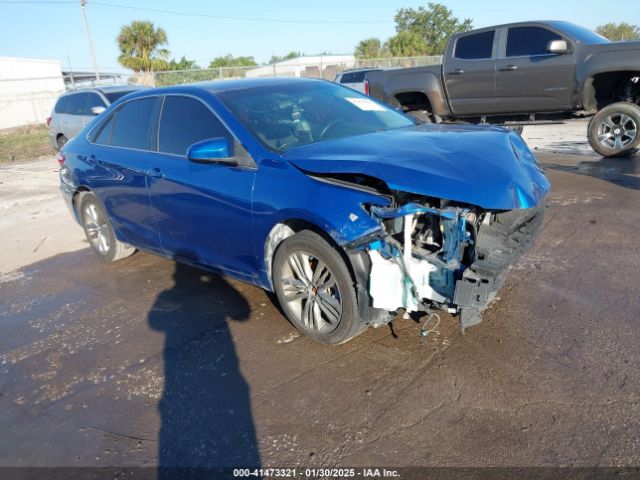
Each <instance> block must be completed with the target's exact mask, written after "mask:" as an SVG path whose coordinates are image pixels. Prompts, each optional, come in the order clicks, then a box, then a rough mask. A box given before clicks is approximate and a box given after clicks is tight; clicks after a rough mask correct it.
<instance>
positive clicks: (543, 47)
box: [507, 27, 562, 57]
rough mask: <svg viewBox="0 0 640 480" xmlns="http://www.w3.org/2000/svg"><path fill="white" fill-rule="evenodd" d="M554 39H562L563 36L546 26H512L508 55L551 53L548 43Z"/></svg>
mask: <svg viewBox="0 0 640 480" xmlns="http://www.w3.org/2000/svg"><path fill="white" fill-rule="evenodd" d="M552 40H562V38H561V37H560V35H557V34H555V33H553V32H551V31H549V30H547V29H546V28H539V27H515V28H510V29H509V35H508V36H507V57H523V56H530V55H544V54H547V53H549V52H548V51H547V45H549V42H550V41H552Z"/></svg>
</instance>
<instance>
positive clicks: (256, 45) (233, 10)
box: [0, 0, 640, 71]
mask: <svg viewBox="0 0 640 480" xmlns="http://www.w3.org/2000/svg"><path fill="white" fill-rule="evenodd" d="M96 1H98V0H96ZM104 2H105V3H113V4H120V5H129V6H136V7H143V8H152V9H165V10H173V11H184V12H192V13H199V14H211V15H221V16H231V17H233V16H239V17H259V18H265V19H296V20H310V21H322V20H329V21H336V20H337V21H343V22H365V21H375V22H380V21H382V23H352V24H318V23H275V22H257V21H247V20H231V19H218V18H211V17H204V16H180V15H173V14H169V13H160V12H143V11H135V10H130V9H119V8H112V7H106V6H100V5H97V4H92V0H89V3H88V10H87V11H88V16H89V23H90V25H91V30H92V34H93V40H94V44H95V47H96V52H97V57H98V65H99V67H100V69H101V70H103V71H114V70H121V67H119V66H118V62H117V56H118V49H117V45H116V41H115V37H116V36H117V34H118V32H119V30H120V27H121V26H122V25H124V24H126V23H129V22H130V21H132V20H151V21H153V22H154V23H155V24H156V25H157V26H161V27H162V28H164V29H165V30H166V32H167V35H168V38H169V46H168V48H169V50H170V51H171V54H172V56H175V57H177V58H179V57H181V56H182V55H186V56H187V58H190V59H195V60H197V61H198V63H199V64H201V65H202V66H206V65H208V63H209V61H210V60H211V59H213V58H214V57H216V56H218V55H223V54H225V53H231V54H233V55H252V56H254V57H255V58H256V60H258V61H259V62H263V61H267V60H268V59H269V58H270V57H271V55H272V54H277V55H282V54H285V53H287V52H288V51H290V50H297V51H302V52H304V53H306V54H309V55H310V54H315V53H319V52H323V51H327V52H331V53H351V52H352V51H353V48H354V46H355V45H356V43H357V42H358V41H359V40H361V39H363V38H366V37H371V36H376V37H380V38H381V39H383V40H384V39H386V38H387V37H389V36H390V35H393V33H394V23H393V15H394V13H395V11H396V10H397V9H399V8H401V7H417V6H420V5H426V4H427V1H414V0H368V1H363V0H351V1H350V0H306V1H298V0H270V1H265V0H236V1H233V2H230V1H224V2H221V1H215V0H213V1H205V0H183V1H182V2H175V1H168V0H155V1H153V0H137V1H135V2H132V1H126V0H104ZM441 3H444V4H445V5H447V6H448V7H449V8H450V9H452V10H453V12H454V14H455V15H456V16H457V17H459V18H471V19H473V22H474V26H475V27H483V26H488V25H493V24H498V23H506V22H512V21H520V20H535V19H557V20H569V21H573V22H575V23H578V24H581V25H584V26H586V27H589V28H595V27H596V26H597V25H600V24H602V23H606V22H609V21H613V22H620V21H628V22H631V23H636V24H637V23H640V2H638V1H629V2H625V3H624V8H615V7H614V8H602V2H601V1H595V0H587V1H578V0H564V1H558V0H537V1H526V2H524V1H514V0H512V1H502V0H480V1H470V0H467V1H463V0H442V1H441ZM0 19H1V20H2V28H1V29H0V56H18V57H31V58H50V59H57V60H61V61H63V65H64V66H65V67H66V66H67V56H69V57H70V59H71V64H72V66H73V68H74V69H90V67H91V57H90V54H89V49H88V46H87V41H86V34H85V31H84V27H83V24H82V16H81V12H80V6H79V1H78V2H75V3H69V4H65V3H59V4H46V5H43V4H26V2H25V4H23V5H15V4H7V3H2V1H1V0H0Z"/></svg>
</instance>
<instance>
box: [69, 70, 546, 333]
mask: <svg viewBox="0 0 640 480" xmlns="http://www.w3.org/2000/svg"><path fill="white" fill-rule="evenodd" d="M59 161H60V163H61V170H60V180H61V189H62V192H63V196H64V198H65V200H66V202H67V204H68V206H69V208H70V210H71V212H72V213H73V215H74V217H75V218H76V220H77V221H78V222H79V223H80V225H82V227H83V228H84V231H85V233H86V236H87V238H88V240H89V242H90V244H91V246H92V247H93V249H94V250H95V252H96V254H97V255H98V256H99V257H101V258H102V259H104V260H105V261H116V260H119V259H121V258H124V257H126V256H129V255H131V254H133V253H134V252H135V251H136V250H138V249H140V250H145V251H148V252H153V253H156V254H158V255H162V256H165V257H168V258H172V259H175V260H176V261H178V262H185V263H188V264H192V265H195V266H198V267H201V268H205V269H209V270H213V271H215V272H219V273H221V274H224V275H228V276H231V277H234V278H237V279H240V280H243V281H246V282H249V283H252V284H254V285H258V286H260V287H262V288H264V289H267V290H269V291H274V292H275V294H276V296H277V298H278V301H279V303H280V305H281V307H282V310H283V311H284V313H285V314H286V316H287V317H288V319H289V321H290V322H291V323H292V324H293V325H294V326H295V327H296V328H298V329H299V330H300V331H301V332H302V333H304V334H305V335H307V336H309V337H311V338H313V339H315V340H317V341H320V342H323V343H328V344H337V343H342V342H345V341H347V340H349V339H350V338H352V337H354V336H355V335H357V334H358V333H360V332H362V331H363V330H364V329H366V328H367V326H369V325H373V326H378V325H382V324H385V323H388V322H389V321H391V320H392V319H393V318H394V317H395V316H396V315H397V314H398V313H400V312H402V313H405V314H412V313H413V312H415V315H421V313H420V312H423V313H428V312H434V311H436V310H444V311H447V312H449V313H451V314H454V315H457V317H458V319H459V322H460V325H461V327H462V328H463V329H464V328H467V327H469V326H471V325H474V324H476V323H478V322H479V321H480V320H481V312H482V310H483V309H484V308H486V306H487V305H488V304H489V303H490V302H491V301H492V300H493V298H494V297H495V294H496V292H497V291H498V289H499V288H500V286H501V284H502V282H503V280H504V277H505V274H506V272H507V270H508V269H509V267H510V266H511V265H512V264H513V262H514V261H515V260H516V259H517V257H518V256H519V255H521V254H522V253H523V252H524V251H525V249H526V248H527V247H528V246H529V245H530V244H531V242H532V240H533V238H534V236H535V234H536V232H537V230H538V227H539V226H540V223H541V221H542V215H543V210H544V204H545V196H546V194H547V192H548V190H549V182H548V181H547V178H546V177H545V175H544V174H543V172H542V171H541V169H540V167H539V166H538V164H537V161H536V159H535V157H534V155H533V154H532V153H531V151H530V150H529V149H528V148H527V146H526V144H525V143H524V142H523V141H522V139H521V138H520V136H519V135H517V134H516V133H514V132H509V131H507V130H504V129H501V128H497V127H474V126H452V125H448V126H444V125H416V124H415V123H414V121H413V120H411V119H410V118H409V117H407V116H406V115H404V114H403V113H401V112H398V111H396V110H393V109H391V108H389V107H387V106H385V105H384V104H382V103H379V102H377V101H375V100H373V99H371V98H369V97H366V96H364V95H361V94H359V93H358V92H355V91H353V90H351V89H348V88H344V87H342V86H339V85H336V84H333V83H330V82H325V81H321V80H312V79H276V78H272V79H256V80H230V81H221V82H211V83H199V84H192V85H181V86H176V87H170V88H161V89H149V90H142V91H139V92H136V93H133V94H130V95H128V96H126V97H123V98H121V99H120V100H119V101H117V102H115V103H114V104H113V105H111V106H110V107H109V108H108V109H107V110H106V111H105V112H104V113H103V114H102V115H100V116H99V117H97V118H96V119H95V120H94V121H93V122H92V123H91V124H90V125H88V126H87V127H86V128H85V129H84V130H83V131H82V132H81V133H80V134H79V135H77V136H76V137H75V138H73V139H72V140H71V141H70V142H69V143H68V144H67V145H66V146H65V148H64V149H63V151H62V152H61V154H60V158H59Z"/></svg>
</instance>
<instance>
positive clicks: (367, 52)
mask: <svg viewBox="0 0 640 480" xmlns="http://www.w3.org/2000/svg"><path fill="white" fill-rule="evenodd" d="M354 55H355V57H356V58H357V59H359V60H366V59H369V58H382V57H384V56H385V55H386V52H385V50H384V49H383V47H382V42H381V41H380V39H379V38H375V37H372V38H366V39H364V40H361V41H360V42H359V43H358V45H356V49H355V52H354Z"/></svg>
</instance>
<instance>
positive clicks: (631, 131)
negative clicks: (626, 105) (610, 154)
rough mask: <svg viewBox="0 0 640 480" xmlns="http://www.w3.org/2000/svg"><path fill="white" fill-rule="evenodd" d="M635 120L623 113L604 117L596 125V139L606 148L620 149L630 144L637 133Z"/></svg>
mask: <svg viewBox="0 0 640 480" xmlns="http://www.w3.org/2000/svg"><path fill="white" fill-rule="evenodd" d="M637 132H638V129H637V125H636V122H635V121H634V120H633V118H631V117H630V116H628V115H625V114H624V113H619V114H614V115H609V116H608V117H605V118H604V119H603V120H602V122H601V123H600V126H599V127H598V141H599V142H600V144H601V145H602V146H604V147H607V148H615V149H616V150H622V149H624V148H627V147H628V146H629V145H631V144H632V143H633V142H634V141H635V139H636V135H637Z"/></svg>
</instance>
